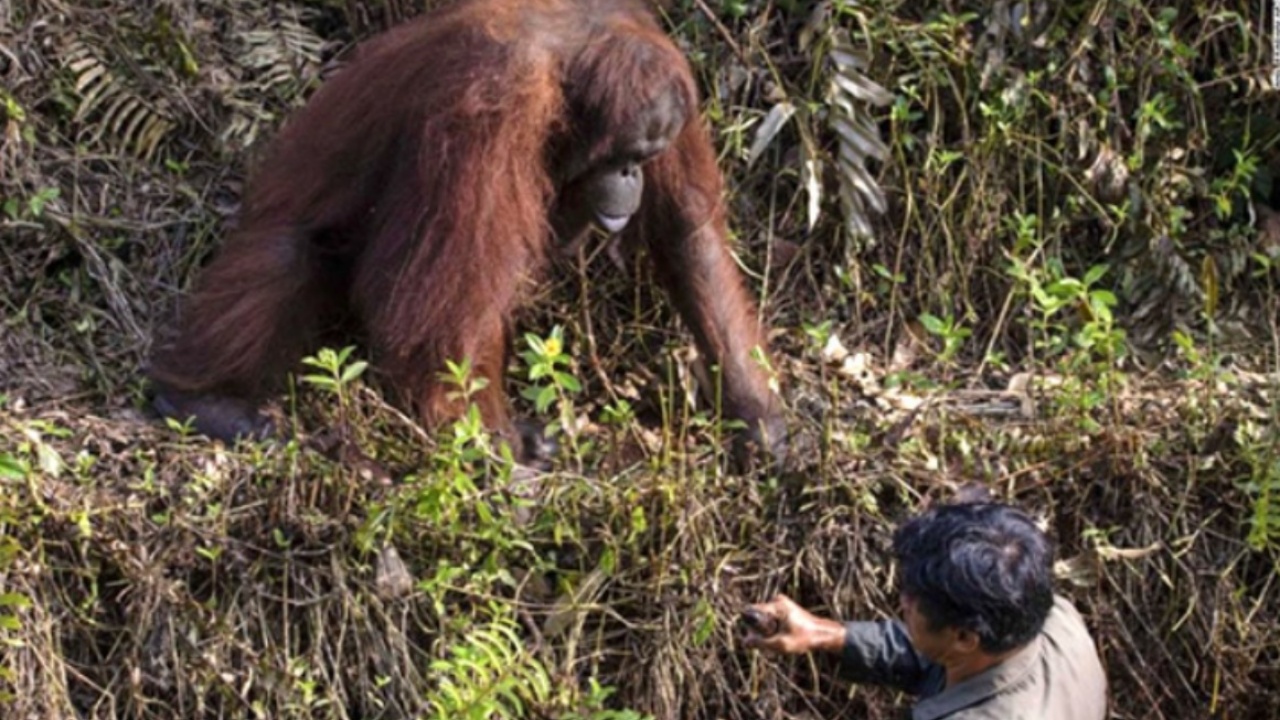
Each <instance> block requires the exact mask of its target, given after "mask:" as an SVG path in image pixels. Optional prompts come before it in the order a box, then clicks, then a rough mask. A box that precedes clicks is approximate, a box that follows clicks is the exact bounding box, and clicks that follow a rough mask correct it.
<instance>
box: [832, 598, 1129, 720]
mask: <svg viewBox="0 0 1280 720" xmlns="http://www.w3.org/2000/svg"><path fill="white" fill-rule="evenodd" d="M845 627H846V628H847V630H848V632H847V634H846V639H845V645H844V654H843V657H842V660H841V670H842V673H843V674H844V675H845V676H847V677H848V678H849V679H850V680H853V681H855V682H863V683H875V684H880V685H891V686H893V687H896V688H899V689H901V690H904V691H906V692H908V693H911V694H912V695H916V696H918V697H919V698H920V701H919V702H918V703H917V704H916V706H915V707H914V708H913V709H912V711H911V717H912V720H938V719H939V718H948V719H949V720H996V719H997V718H999V719H1000V720H1021V719H1023V718H1025V719H1026V720H1102V719H1103V718H1104V717H1105V716H1106V709H1107V679H1106V676H1105V675H1104V674H1103V672H1102V663H1101V662H1099V660H1098V651H1097V649H1096V648H1095V647H1094V644H1093V640H1092V639H1091V638H1090V637H1089V631H1088V630H1087V629H1086V628H1085V626H1084V620H1083V619H1082V618H1081V617H1080V613H1079V612H1077V611H1076V609H1075V607H1074V606H1072V604H1071V603H1070V602H1069V601H1067V600H1066V599H1065V598H1062V597H1055V598H1054V602H1053V608H1052V609H1051V610H1050V611H1049V617H1048V618H1046V619H1045V623H1044V628H1043V629H1042V630H1041V631H1040V634H1039V635H1038V636H1036V638H1035V639H1034V640H1032V641H1031V642H1030V643H1028V644H1027V646H1026V647H1024V648H1023V649H1022V650H1020V651H1018V652H1017V653H1016V654H1014V655H1013V656H1012V657H1009V658H1008V659H1006V660H1005V661H1003V662H1001V663H1000V664H998V665H995V666H992V667H990V668H987V669H986V670H984V671H982V672H980V673H978V674H977V675H974V676H973V677H970V678H967V679H965V680H964V681H963V682H960V683H957V684H956V685H954V686H952V687H946V680H947V678H946V672H945V670H944V669H943V667H942V666H941V665H937V664H935V663H933V662H930V661H929V660H928V659H927V658H925V657H924V656H922V655H920V654H919V653H917V652H916V651H915V648H913V647H912V646H911V639H910V637H909V636H908V635H907V629H906V627H905V626H904V625H903V624H902V623H900V622H896V621H882V622H853V623H847V624H846V626H845Z"/></svg>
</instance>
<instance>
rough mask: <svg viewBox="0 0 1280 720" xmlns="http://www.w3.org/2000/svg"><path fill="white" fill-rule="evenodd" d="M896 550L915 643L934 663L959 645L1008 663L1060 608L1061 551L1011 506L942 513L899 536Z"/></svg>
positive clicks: (916, 521) (930, 514)
mask: <svg viewBox="0 0 1280 720" xmlns="http://www.w3.org/2000/svg"><path fill="white" fill-rule="evenodd" d="M893 546H894V553H895V555H897V558H898V562H899V564H900V569H899V572H900V573H901V575H902V594H903V605H904V612H905V613H906V615H907V618H906V620H907V624H908V627H909V629H910V630H911V632H912V641H913V643H915V644H916V645H917V649H919V650H920V651H921V652H923V653H924V654H926V655H930V656H932V655H935V654H938V653H943V652H949V650H948V649H947V647H945V646H949V645H950V644H951V643H953V642H959V643H961V644H962V645H970V646H973V649H975V650H981V652H982V653H985V654H987V655H1002V654H1004V653H1007V652H1009V651H1010V650H1013V649H1015V648H1018V647H1021V646H1023V645H1025V644H1027V643H1028V642H1030V641H1031V640H1032V639H1033V638H1034V637H1035V636H1036V635H1037V634H1038V633H1039V632H1040V628H1041V627H1042V626H1043V625H1044V620H1045V617H1047V616H1048V614H1049V609H1050V608H1051V607H1052V605H1053V585H1052V583H1053V578H1052V565H1053V549H1052V548H1051V547H1050V545H1049V542H1048V540H1047V539H1046V538H1045V536H1044V534H1043V533H1041V532H1040V530H1039V528H1037V527H1036V526H1035V524H1034V523H1033V522H1032V521H1031V519H1030V518H1028V517H1027V516H1026V515H1025V514H1023V513H1022V512H1020V511H1018V510H1016V509H1014V508H1011V507H1009V506H1007V505H999V504H993V503H971V504H961V505H944V506H940V507H935V508H933V509H931V510H929V511H927V512H925V513H924V514H923V515H920V516H918V517H915V518H912V519H911V520H910V521H908V522H907V523H906V524H904V525H903V526H902V527H901V528H899V529H898V532H897V533H896V534H895V535H894V539H893ZM913 622H914V624H915V625H917V626H922V627H912V625H913ZM930 645H933V647H930ZM935 659H936V658H935Z"/></svg>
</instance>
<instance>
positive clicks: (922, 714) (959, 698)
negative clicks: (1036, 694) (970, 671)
mask: <svg viewBox="0 0 1280 720" xmlns="http://www.w3.org/2000/svg"><path fill="white" fill-rule="evenodd" d="M1043 642H1044V641H1043V640H1042V639H1041V638H1040V637H1039V636H1037V637H1036V638H1035V639H1033V640H1032V641H1031V642H1030V643H1028V644H1027V646H1026V647H1025V648H1023V649H1022V650H1019V651H1018V652H1017V653H1015V654H1014V655H1012V656H1011V657H1009V658H1008V659H1006V660H1004V661H1003V662H1000V663H998V664H996V665H992V666H991V667H989V668H987V669H986V670H983V671H982V672H980V673H978V674H977V675H974V676H973V677H970V678H967V679H965V680H964V681H962V682H960V683H958V684H956V685H953V686H951V687H949V688H946V689H945V690H943V691H942V692H940V693H938V694H937V695H934V696H932V697H929V698H926V699H924V700H921V701H920V702H919V703H916V706H915V707H914V708H913V709H912V710H911V720H937V718H945V717H947V716H948V715H951V714H952V713H955V712H959V711H960V710H963V709H965V708H967V707H970V706H973V705H977V704H978V703H980V702H982V701H984V700H986V699H987V698H990V697H993V696H995V695H999V694H1000V693H1002V692H1004V691H1005V690H1007V689H1009V688H1010V687H1012V686H1014V685H1016V684H1018V683H1020V682H1022V680H1023V679H1024V678H1026V676H1027V674H1028V673H1030V672H1031V669H1032V668H1033V667H1034V666H1035V665H1036V663H1038V662H1039V661H1040V653H1041V644H1042V643H1043Z"/></svg>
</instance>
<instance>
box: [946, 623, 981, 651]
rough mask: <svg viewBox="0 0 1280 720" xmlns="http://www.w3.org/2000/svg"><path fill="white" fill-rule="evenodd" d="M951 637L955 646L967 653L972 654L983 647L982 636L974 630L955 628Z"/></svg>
mask: <svg viewBox="0 0 1280 720" xmlns="http://www.w3.org/2000/svg"><path fill="white" fill-rule="evenodd" d="M954 633H955V634H954V635H952V637H951V643H952V645H953V647H954V648H955V649H956V650H957V651H959V652H961V653H964V654H965V655H972V654H973V653H976V652H978V651H979V650H981V649H982V638H980V637H978V633H976V632H974V631H972V630H965V629H960V630H955V631H954Z"/></svg>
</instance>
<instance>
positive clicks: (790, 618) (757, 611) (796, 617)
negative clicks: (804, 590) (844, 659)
mask: <svg viewBox="0 0 1280 720" xmlns="http://www.w3.org/2000/svg"><path fill="white" fill-rule="evenodd" d="M752 615H755V616H756V618H757V619H756V620H755V621H748V622H746V623H744V625H745V626H746V634H745V636H744V637H743V643H744V644H745V645H746V646H747V647H750V648H756V649H758V650H765V651H768V652H776V653H786V654H790V655H794V654H800V653H808V652H814V651H824V652H834V653H838V652H840V651H841V650H842V649H843V648H844V636H845V630H844V624H843V623H840V622H837V621H835V620H828V619H826V618H820V617H817V616H815V615H813V614H811V613H810V612H809V611H808V610H805V609H804V608H802V607H800V606H799V605H797V604H795V602H794V601H792V599H791V598H789V597H787V596H786V595H777V596H776V597H774V598H773V599H772V600H770V601H769V602H766V603H760V604H757V605H752V606H750V607H749V608H748V609H747V612H746V613H744V618H750V617H751V616H752ZM771 630H772V632H770V631H771Z"/></svg>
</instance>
